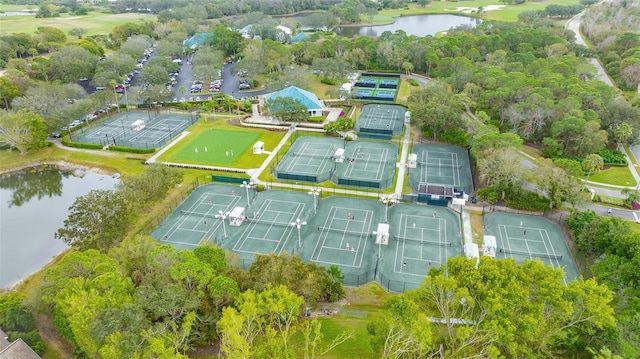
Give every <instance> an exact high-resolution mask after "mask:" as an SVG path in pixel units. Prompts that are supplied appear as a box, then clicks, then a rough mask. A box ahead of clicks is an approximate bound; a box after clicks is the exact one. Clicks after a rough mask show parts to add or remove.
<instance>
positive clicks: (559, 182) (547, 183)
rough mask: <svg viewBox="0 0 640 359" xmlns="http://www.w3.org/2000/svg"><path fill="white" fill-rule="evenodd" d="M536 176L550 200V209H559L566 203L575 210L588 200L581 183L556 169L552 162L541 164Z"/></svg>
mask: <svg viewBox="0 0 640 359" xmlns="http://www.w3.org/2000/svg"><path fill="white" fill-rule="evenodd" d="M535 176H536V181H537V183H538V186H539V188H540V189H541V190H543V191H545V193H546V194H547V197H548V198H549V208H559V207H560V206H562V204H563V203H564V202H568V203H570V204H571V205H572V206H573V207H574V208H575V207H577V206H578V205H582V204H584V203H585V202H586V200H587V198H586V196H587V193H586V192H584V191H582V188H583V186H582V184H581V182H580V181H579V180H577V179H576V178H575V177H573V176H570V175H569V174H568V173H567V172H565V171H564V170H563V169H561V168H558V167H556V166H555V165H554V164H553V162H552V161H551V160H548V159H547V160H544V161H543V162H541V163H540V165H539V166H538V171H536V174H535Z"/></svg>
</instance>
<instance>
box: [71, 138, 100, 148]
mask: <svg viewBox="0 0 640 359" xmlns="http://www.w3.org/2000/svg"><path fill="white" fill-rule="evenodd" d="M62 144H63V145H65V146H67V147H75V148H86V149H90V150H101V149H102V147H103V146H102V145H101V144H95V143H84V142H72V141H71V140H68V139H66V138H64V139H62Z"/></svg>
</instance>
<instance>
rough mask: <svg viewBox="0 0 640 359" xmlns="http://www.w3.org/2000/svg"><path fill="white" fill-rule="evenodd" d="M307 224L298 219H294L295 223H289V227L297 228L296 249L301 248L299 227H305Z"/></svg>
mask: <svg viewBox="0 0 640 359" xmlns="http://www.w3.org/2000/svg"><path fill="white" fill-rule="evenodd" d="M306 225H307V222H304V221H300V218H298V219H296V221H295V222H293V223H291V227H296V228H298V248H302V240H301V239H300V227H302V226H306Z"/></svg>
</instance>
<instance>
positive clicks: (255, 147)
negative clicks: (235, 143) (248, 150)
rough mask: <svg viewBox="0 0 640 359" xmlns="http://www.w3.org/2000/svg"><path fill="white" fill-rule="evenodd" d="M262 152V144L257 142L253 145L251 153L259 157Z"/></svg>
mask: <svg viewBox="0 0 640 359" xmlns="http://www.w3.org/2000/svg"><path fill="white" fill-rule="evenodd" d="M262 152H264V142H262V141H258V142H256V143H255V144H254V145H253V153H254V154H256V155H260V154H262Z"/></svg>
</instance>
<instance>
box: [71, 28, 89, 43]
mask: <svg viewBox="0 0 640 359" xmlns="http://www.w3.org/2000/svg"><path fill="white" fill-rule="evenodd" d="M88 31H89V30H88V29H85V28H83V27H74V28H73V29H71V30H69V35H71V36H77V37H78V40H80V39H82V35H84V34H86V33H87V32H88Z"/></svg>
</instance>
